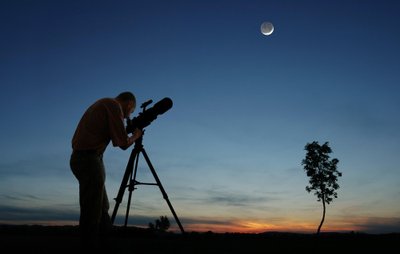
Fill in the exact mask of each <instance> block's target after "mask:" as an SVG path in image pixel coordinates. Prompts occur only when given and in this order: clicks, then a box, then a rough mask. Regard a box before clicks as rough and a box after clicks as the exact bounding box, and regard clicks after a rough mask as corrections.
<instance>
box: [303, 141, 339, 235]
mask: <svg viewBox="0 0 400 254" xmlns="http://www.w3.org/2000/svg"><path fill="white" fill-rule="evenodd" d="M305 150H306V151H307V153H306V157H305V159H304V160H303V161H302V165H303V167H304V170H305V171H306V173H307V176H308V177H309V178H310V179H309V185H308V186H306V191H307V192H314V195H316V196H317V201H318V202H320V201H322V205H323V216H322V220H321V223H320V225H319V227H318V230H317V234H319V232H320V230H321V227H322V224H323V223H324V219H325V213H326V206H325V203H326V204H330V203H331V202H332V201H333V198H337V192H336V190H337V189H339V184H338V183H337V181H338V177H341V176H342V173H341V172H339V171H338V170H337V164H338V163H339V160H338V159H336V158H334V159H330V156H329V154H330V153H332V149H331V148H330V147H329V143H328V142H325V143H324V144H323V145H320V144H318V142H317V141H313V142H312V143H307V144H306V146H305Z"/></svg>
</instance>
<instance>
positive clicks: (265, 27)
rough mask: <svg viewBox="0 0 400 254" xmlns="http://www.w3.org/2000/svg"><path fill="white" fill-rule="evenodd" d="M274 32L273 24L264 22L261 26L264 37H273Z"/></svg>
mask: <svg viewBox="0 0 400 254" xmlns="http://www.w3.org/2000/svg"><path fill="white" fill-rule="evenodd" d="M273 32H274V25H273V24H272V23H271V22H263V23H262V24H261V33H262V34H263V35H267V36H268V35H271V34H272V33H273Z"/></svg>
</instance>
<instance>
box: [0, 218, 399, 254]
mask: <svg viewBox="0 0 400 254" xmlns="http://www.w3.org/2000/svg"><path fill="white" fill-rule="evenodd" d="M79 243H80V241H79V234H78V228H77V227H73V226H62V227H57V226H49V227H45V226H10V225H3V226H0V244H1V249H2V250H6V252H3V251H2V253H79V246H80V245H79ZM399 244H400V234H399V233H395V234H382V235H372V234H361V233H323V234H321V235H320V236H318V237H317V236H315V235H312V234H294V233H278V232H269V233H263V234H233V233H226V234H217V233H211V232H210V233H186V234H181V233H164V234H161V233H154V232H150V231H149V230H145V229H138V228H134V227H128V228H127V229H125V228H123V227H116V228H115V229H114V230H113V232H112V233H111V234H110V235H109V236H108V237H107V238H105V239H103V240H102V247H101V252H102V253H135V254H136V253H148V254H149V253H227V254H232V253H296V252H297V253H299V252H301V253H337V254H338V253H349V252H353V253H362V252H367V251H368V252H371V251H372V252H374V253H389V252H393V251H394V250H396V249H397V248H398V245H399ZM97 253H98V252H97Z"/></svg>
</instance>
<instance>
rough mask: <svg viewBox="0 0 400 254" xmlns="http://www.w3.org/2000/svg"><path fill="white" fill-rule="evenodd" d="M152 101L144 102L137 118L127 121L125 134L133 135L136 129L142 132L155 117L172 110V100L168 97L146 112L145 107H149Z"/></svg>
mask: <svg viewBox="0 0 400 254" xmlns="http://www.w3.org/2000/svg"><path fill="white" fill-rule="evenodd" d="M152 102H153V101H152V100H148V101H146V102H144V103H143V104H142V105H141V106H140V107H141V108H143V111H142V112H140V113H139V115H138V116H137V117H134V118H132V120H131V119H129V118H128V119H127V124H126V125H127V126H126V132H127V133H133V132H134V131H135V129H136V128H138V129H140V130H142V129H143V128H145V127H147V126H149V125H150V124H151V122H153V121H154V120H155V119H157V116H159V115H162V114H164V113H165V112H167V111H168V110H169V109H170V108H172V100H171V99H170V98H168V97H165V98H164V99H162V100H160V101H158V102H157V103H156V104H154V105H153V107H151V108H149V109H147V110H146V107H147V106H148V105H150V104H151V103H152Z"/></svg>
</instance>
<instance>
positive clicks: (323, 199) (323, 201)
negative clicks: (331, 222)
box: [317, 198, 326, 235]
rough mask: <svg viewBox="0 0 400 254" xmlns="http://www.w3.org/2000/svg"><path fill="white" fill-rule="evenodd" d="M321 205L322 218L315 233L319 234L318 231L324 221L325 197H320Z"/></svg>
mask: <svg viewBox="0 0 400 254" xmlns="http://www.w3.org/2000/svg"><path fill="white" fill-rule="evenodd" d="M322 206H323V212H322V220H321V223H320V224H319V227H318V231H317V235H319V232H320V231H321V227H322V224H323V223H324V220H325V211H326V207H325V198H322Z"/></svg>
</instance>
